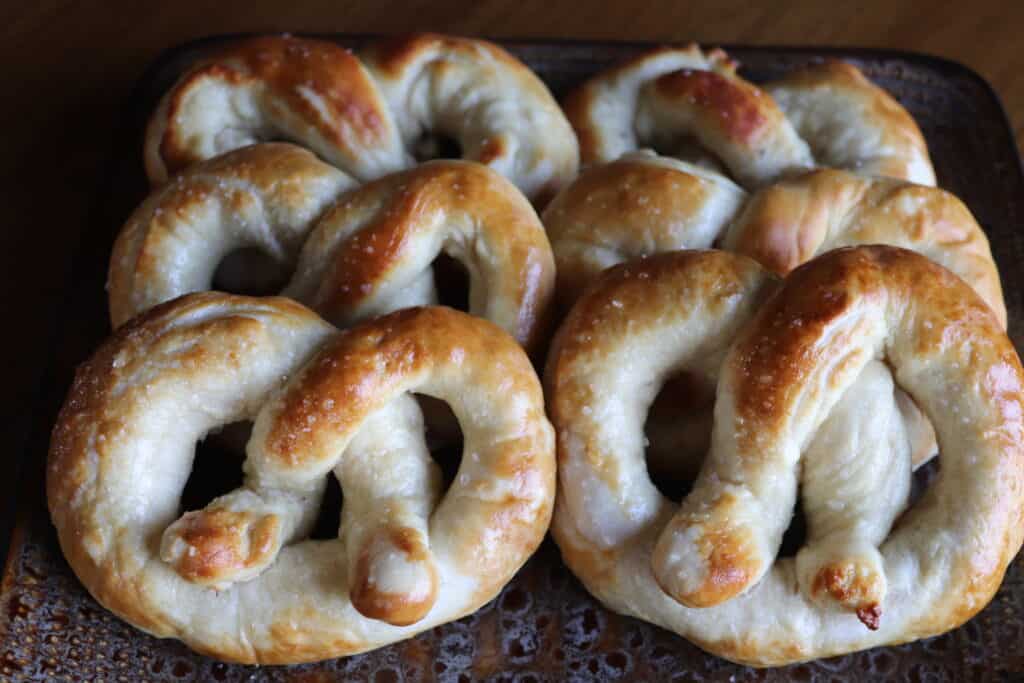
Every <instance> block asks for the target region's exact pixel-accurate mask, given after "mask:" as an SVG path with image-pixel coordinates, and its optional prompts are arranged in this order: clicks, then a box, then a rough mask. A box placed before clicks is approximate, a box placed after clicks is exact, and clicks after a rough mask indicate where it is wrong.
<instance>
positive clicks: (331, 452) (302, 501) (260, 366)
mask: <svg viewBox="0 0 1024 683" xmlns="http://www.w3.org/2000/svg"><path fill="white" fill-rule="evenodd" d="M412 392H419V393H423V394H427V395H430V396H433V397H435V398H438V399H441V400H444V401H447V402H448V403H449V404H450V406H451V407H452V409H453V411H454V413H455V415H456V417H457V418H458V420H459V422H460V423H461V425H462V429H463V433H464V437H465V442H464V444H465V445H464V454H463V458H462V462H461V464H460V466H459V470H458V473H457V475H456V477H455V480H454V482H453V483H452V485H451V487H450V488H449V490H448V491H447V493H445V494H444V495H443V496H441V482H440V476H439V472H438V468H437V466H436V465H435V464H434V462H433V461H432V459H431V457H430V453H429V451H428V450H427V447H426V445H425V443H424V437H423V433H422V431H423V430H422V427H423V424H422V423H423V419H422V416H421V414H420V410H419V407H418V404H417V403H416V401H415V400H414V398H413V397H412V396H411V395H410V394H411V393H412ZM241 419H254V420H255V425H254V428H253V435H252V437H251V439H250V441H249V444H248V446H247V459H246V462H245V467H244V472H245V481H244V484H243V485H242V486H241V488H239V489H237V490H235V491H233V492H231V493H228V494H226V495H223V496H221V497H219V498H217V499H215V500H214V501H213V502H211V503H210V504H209V505H207V506H206V507H205V508H204V509H202V510H197V511H191V512H187V513H185V514H184V515H182V516H180V517H179V500H180V496H181V492H182V489H183V487H184V486H185V482H186V480H187V478H188V476H189V472H190V469H191V465H192V459H193V452H194V445H195V443H196V441H197V440H198V439H200V438H202V437H203V436H204V435H205V434H206V433H208V432H209V431H210V430H212V429H215V428H217V427H218V426H220V425H223V424H226V423H228V422H233V421H237V420H241ZM554 468H555V462H554V443H553V435H552V430H551V426H550V424H549V423H548V422H547V419H546V418H545V416H544V406H543V399H542V393H541V388H540V384H539V381H538V380H537V378H536V375H535V374H534V372H533V369H532V366H531V365H530V362H529V360H528V359H527V357H526V355H525V354H524V353H523V352H522V350H521V349H520V347H519V346H518V345H517V344H516V343H515V341H514V340H513V339H512V338H511V337H509V336H508V335H507V334H506V333H504V332H503V331H501V330H500V329H499V328H497V327H496V326H494V325H493V324H491V323H488V322H487V321H483V320H480V319H477V318H472V317H470V316H468V315H465V314H462V313H459V312H456V311H452V310H450V309H445V308H413V309H406V310H403V311H400V312H397V313H394V314H391V315H389V316H384V317H382V318H378V319H376V320H375V321H373V322H371V323H367V324H365V325H363V326H360V327H357V328H354V329H352V330H350V331H347V332H344V333H341V334H337V333H336V331H335V330H334V329H333V328H332V327H331V326H330V325H328V324H327V323H325V322H324V321H322V320H321V319H319V318H318V317H316V316H315V315H314V314H313V313H311V312H310V311H309V310H308V309H305V308H303V307H302V306H300V305H298V304H296V303H294V302H291V301H289V300H286V299H273V298H271V299H249V298H245V297H237V296H231V295H224V294H215V293H203V294H193V295H188V296H185V297H182V298H180V299H177V300H175V301H173V302H171V303H168V304H164V305H161V306H158V307H156V308H154V309H152V310H151V311H149V312H148V313H146V314H144V315H142V316H140V317H139V318H137V319H136V320H134V321H133V322H131V323H130V324H128V325H126V326H125V327H123V328H121V329H120V330H119V331H118V332H117V333H116V334H115V335H114V336H113V337H112V338H111V340H109V341H108V342H107V343H106V344H104V345H103V346H102V347H101V348H100V350H99V351H98V352H97V353H96V354H95V356H94V357H93V358H92V359H91V360H90V361H89V362H88V363H86V364H85V365H84V366H83V367H82V368H81V370H80V371H79V373H78V375H77V377H76V380H75V383H74V386H73V388H72V390H71V393H70V395H69V398H68V400H67V402H66V403H65V405H64V408H63V410H62V411H61V415H60V418H59V420H58V423H57V426H56V428H55V430H54V435H53V441H52V446H51V452H50V459H49V467H48V476H47V489H48V490H47V493H48V500H49V505H50V512H51V516H52V518H53V520H54V523H55V525H56V527H57V530H58V534H59V537H60V542H61V546H62V548H63V550H64V552H65V555H66V556H67V558H68V559H69V562H70V563H71V565H72V567H73V568H74V570H75V572H76V573H77V574H78V576H79V577H80V578H81V580H82V581H83V583H84V584H85V585H86V587H87V588H88V589H89V590H90V592H91V593H92V594H93V595H94V596H95V597H96V598H97V599H98V600H99V601H100V602H101V603H102V604H103V605H105V606H106V607H108V608H109V609H111V610H112V611H114V612H115V613H117V614H119V615H120V616H122V617H123V618H125V619H126V620H127V621H129V622H131V623H132V624H134V625H136V626H138V627H139V628H142V629H144V630H146V631H148V632H150V633H154V634H156V635H159V636H173V637H177V638H180V639H182V640H184V641H185V642H186V643H187V644H189V645H190V646H192V647H193V648H195V649H197V650H199V651H201V652H205V653H209V654H212V655H215V656H217V657H220V658H222V659H227V660H234V661H241V662H262V663H288V662H299V661H309V660H319V659H325V658H330V657H338V656H342V655H348V654H353V653H356V652H360V651H363V650H367V649H371V648H374V647H379V646H381V645H385V644H387V643H390V642H394V641H397V640H401V639H404V638H407V637H409V636H411V635H413V634H415V633H417V632H419V631H423V630H425V629H427V628H430V627H432V626H435V625H437V624H441V623H444V622H447V621H450V620H453V619H456V618H458V617H461V616H463V615H464V614H467V613H469V612H472V611H475V610H476V609H478V608H479V607H480V606H481V605H483V604H484V603H485V602H487V601H488V600H490V599H491V598H492V597H493V596H494V595H495V594H496V593H497V592H498V591H499V590H500V589H501V588H502V586H503V585H504V584H505V583H506V582H507V581H508V580H509V579H510V578H511V577H512V575H513V573H514V572H515V571H516V570H517V569H518V568H519V567H520V566H521V565H522V563H523V562H525V560H526V559H527V558H528V557H529V555H530V554H531V553H532V552H533V551H534V550H535V549H536V547H537V546H538V545H539V543H540V541H541V540H542V538H543V536H544V533H545V530H546V529H547V525H548V522H549V520H550V515H551V508H552V502H553V499H554V486H555V475H554ZM332 472H333V474H334V476H335V477H337V479H338V481H339V483H340V484H341V487H342V489H343V492H344V505H343V508H342V513H341V523H340V530H339V534H338V539H337V540H331V541H304V540H302V539H303V538H304V537H305V536H306V535H308V533H309V531H310V529H311V527H312V525H313V522H314V521H315V519H316V516H317V510H318V507H319V503H320V500H321V496H322V495H323V492H324V489H325V485H326V477H327V475H329V474H330V473H332ZM176 518H177V520H176V521H175V519H176Z"/></svg>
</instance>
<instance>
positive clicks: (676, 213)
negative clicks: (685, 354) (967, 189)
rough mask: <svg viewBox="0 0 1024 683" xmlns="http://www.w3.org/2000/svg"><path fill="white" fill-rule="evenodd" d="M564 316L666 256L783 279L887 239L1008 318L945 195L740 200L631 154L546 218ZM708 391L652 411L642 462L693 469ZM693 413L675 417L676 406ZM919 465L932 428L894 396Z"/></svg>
mask: <svg viewBox="0 0 1024 683" xmlns="http://www.w3.org/2000/svg"><path fill="white" fill-rule="evenodd" d="M544 224H545V226H546V227H547V230H548V235H549V237H550V239H551V244H552V249H553V250H554V252H555V260H556V264H557V273H558V276H557V277H558V285H557V288H556V290H557V292H558V296H559V299H560V304H561V307H562V308H563V309H567V308H568V306H569V305H570V304H571V303H572V302H573V301H574V300H576V299H577V298H578V297H579V295H580V293H581V292H582V291H583V289H584V288H585V287H586V285H587V284H589V283H590V282H592V281H593V280H594V279H595V278H596V277H597V276H598V274H599V273H600V272H601V271H603V270H604V269H606V268H608V267H610V266H612V265H615V264H617V263H622V262H624V261H629V260H632V259H636V258H641V257H644V256H648V255H651V254H656V253H659V252H664V251H670V250H673V249H704V248H709V247H711V246H715V245H720V246H722V247H723V248H725V249H728V250H730V251H737V252H739V253H742V254H746V255H748V256H751V257H753V258H754V259H756V260H757V261H759V262H760V263H761V264H762V265H764V266H766V267H768V268H769V269H770V270H772V271H773V272H775V273H777V274H779V275H785V274H786V273H788V272H789V271H791V270H792V269H793V268H795V267H797V266H798V265H800V264H801V263H804V262H805V261H808V260H810V259H812V258H814V257H815V256H817V255H819V254H822V253H824V252H826V251H828V250H831V249H834V248H836V247H840V246H852V245H858V244H890V245H895V246H901V247H905V248H909V249H913V250H915V251H918V252H920V253H922V254H924V255H925V256H928V257H929V258H931V259H932V260H934V261H936V262H937V263H940V264H942V265H943V266H945V267H947V268H949V269H950V270H951V271H953V272H954V273H956V274H957V275H959V276H960V277H962V278H963V279H964V280H965V281H966V282H968V283H969V284H970V285H971V286H973V287H974V288H975V291H977V292H978V294H980V295H981V296H982V298H983V299H984V300H985V301H986V302H987V303H988V304H989V305H990V306H991V307H992V309H993V311H994V312H995V313H996V315H997V317H998V318H999V320H1000V322H1001V323H1003V324H1004V325H1005V323H1006V305H1005V303H1004V301H1003V294H1002V288H1001V286H1000V283H999V272H998V270H997V269H996V265H995V262H994V261H993V259H992V254H991V251H990V249H989V245H988V240H987V238H986V237H985V234H984V231H982V229H981V227H980V226H979V225H978V224H977V222H976V221H975V220H974V218H973V216H971V213H970V211H969V210H968V209H967V207H966V206H964V204H963V202H961V201H960V200H959V199H957V198H956V197H955V196H954V195H952V194H950V193H948V192H945V191H943V190H941V189H937V188H932V187H925V186H919V185H913V184H910V183H907V182H904V181H899V180H893V179H887V178H874V179H868V178H864V177H862V176H858V175H856V174H853V173H849V172H845V171H838V170H832V169H819V170H815V171H809V172H806V173H804V174H802V175H799V176H796V177H794V178H791V179H787V180H783V181H779V182H777V183H775V184H773V185H769V186H767V187H765V188H762V189H761V190H759V191H758V192H755V193H753V194H750V195H748V194H746V193H745V192H744V191H743V190H742V189H741V188H739V187H738V186H736V185H735V184H734V183H732V182H731V181H729V180H728V179H727V178H726V177H724V176H722V175H719V174H717V173H715V172H713V171H710V170H707V169H704V168H701V167H698V166H694V165H693V164H688V163H686V162H683V161H679V160H676V159H671V158H668V157H659V156H655V155H653V154H650V153H634V154H629V155H626V156H625V157H623V158H621V159H619V160H617V161H614V162H612V163H610V164H604V165H598V166H593V167H590V168H588V169H586V170H584V171H583V173H581V174H580V177H579V178H578V179H577V180H576V181H574V182H573V183H572V184H571V185H569V186H568V187H566V188H565V189H564V190H563V191H562V192H560V193H559V194H558V195H557V196H556V197H555V198H554V199H553V200H552V201H551V203H550V204H549V205H548V207H547V208H546V209H545V211H544ZM710 399H711V391H710V389H709V388H707V387H706V383H702V382H694V380H693V378H692V377H691V378H690V379H689V380H686V381H682V384H681V385H680V380H675V381H672V382H669V383H668V384H667V385H666V395H665V396H664V397H663V398H660V399H659V400H658V402H657V403H656V404H655V405H654V406H653V407H652V409H651V417H650V422H649V427H648V429H649V434H650V440H651V448H650V450H649V453H648V454H649V458H650V461H651V464H652V466H653V467H654V468H655V469H657V470H658V471H659V472H662V473H665V474H668V475H670V476H673V477H679V476H686V475H688V474H690V473H695V472H696V469H697V463H699V460H700V458H702V457H703V455H704V453H706V452H707V447H708V443H707V441H706V435H708V434H710V420H711V411H710ZM679 406H684V407H687V408H689V409H690V417H689V419H687V420H681V419H680V418H679V417H678V416H677V414H676V413H677V412H678V411H677V408H678V407H679ZM897 407H898V408H899V412H900V418H901V419H902V421H903V422H904V423H905V427H906V429H907V431H908V433H909V438H910V440H911V443H912V451H913V461H914V464H915V466H918V465H921V464H923V463H924V462H926V461H927V460H928V459H930V458H931V456H932V455H934V454H935V436H934V432H933V430H932V427H931V425H930V424H929V423H928V421H927V420H926V419H925V418H924V416H923V415H921V413H920V411H919V410H918V409H917V407H916V406H915V405H914V404H913V402H912V401H911V400H910V399H909V398H908V397H906V396H905V395H904V394H903V393H902V392H899V391H898V392H897Z"/></svg>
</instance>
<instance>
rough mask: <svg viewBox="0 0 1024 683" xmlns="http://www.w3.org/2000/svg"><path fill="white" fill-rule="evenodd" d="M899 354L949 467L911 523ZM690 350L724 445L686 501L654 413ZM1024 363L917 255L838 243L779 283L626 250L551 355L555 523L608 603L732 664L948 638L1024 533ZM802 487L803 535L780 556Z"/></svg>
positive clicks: (732, 261) (721, 259)
mask: <svg viewBox="0 0 1024 683" xmlns="http://www.w3.org/2000/svg"><path fill="white" fill-rule="evenodd" d="M883 363H886V364H888V365H889V366H891V367H892V368H893V371H892V375H891V376H894V377H895V378H896V381H897V382H898V384H899V385H900V386H901V387H902V388H904V389H905V390H906V391H907V392H909V393H910V394H911V396H913V398H914V400H915V401H916V402H917V404H918V405H920V406H921V407H922V408H923V409H924V411H925V413H926V414H927V415H928V417H929V418H930V419H931V421H932V423H933V424H934V425H935V426H936V431H937V433H938V440H939V444H940V447H941V455H940V457H941V462H942V470H941V472H940V474H939V476H938V479H937V480H936V481H935V483H934V484H933V485H932V487H931V488H930V489H928V490H927V491H926V492H925V494H924V497H923V498H922V499H921V500H920V501H919V502H918V503H917V504H916V505H915V506H914V507H913V508H911V509H910V510H909V511H908V512H907V513H906V514H905V515H904V516H902V517H901V518H900V519H899V520H898V521H897V522H896V523H895V525H893V520H894V519H896V516H897V515H898V514H899V512H900V511H901V509H902V508H903V506H904V505H905V504H906V500H907V491H908V489H909V477H910V462H909V452H908V451H907V450H906V449H903V448H901V444H903V443H905V441H906V439H905V437H904V436H902V435H901V434H900V425H899V423H898V422H891V421H887V420H885V419H884V418H885V416H886V414H892V413H893V411H892V410H886V409H885V406H884V404H885V402H886V401H889V402H891V401H892V400H893V396H894V393H893V389H892V380H891V379H890V377H891V376H890V375H889V373H888V372H887V371H885V370H884V367H883V365H882V364H883ZM680 367H685V368H693V369H695V370H699V371H701V372H705V373H708V374H711V375H713V376H715V377H717V398H716V405H715V424H714V434H713V437H712V447H711V452H710V454H709V455H708V459H707V462H706V463H705V464H704V467H703V469H702V470H701V474H700V477H699V478H698V480H697V482H696V483H695V486H694V489H693V491H692V492H691V493H690V494H689V495H688V496H687V497H686V498H685V499H684V500H683V502H682V505H681V506H676V505H675V504H673V503H672V502H670V501H668V500H667V499H665V498H664V497H663V496H662V495H661V494H660V493H658V491H657V489H655V488H654V486H653V485H652V484H651V482H650V480H649V479H648V477H647V474H646V471H645V469H644V460H643V433H642V428H641V422H642V418H643V413H644V411H645V409H646V407H647V405H648V404H649V403H650V401H651V400H652V399H653V396H654V393H655V392H656V391H657V384H658V382H659V380H660V379H663V378H664V377H665V376H666V374H668V373H669V372H671V371H673V370H676V369H679V368H680ZM1022 381H1024V370H1022V368H1021V365H1020V360H1019V359H1018V357H1017V354H1016V352H1015V351H1014V349H1013V346H1012V344H1011V343H1010V341H1009V339H1008V338H1007V337H1006V334H1005V333H1004V332H1003V328H1002V325H1001V324H1000V321H999V320H998V319H997V318H996V317H995V316H994V315H993V313H992V310H991V309H990V308H989V307H988V306H987V305H985V304H984V302H982V301H981V300H980V299H979V298H978V296H977V295H976V294H975V293H974V292H973V291H972V290H971V289H970V288H969V287H967V286H966V285H965V284H964V283H963V281H962V280H960V279H959V278H957V277H956V276H954V275H952V274H951V273H949V272H948V271H946V270H945V269H943V268H941V267H940V266H938V265H936V264H934V263H933V262H931V261H929V260H928V259H926V258H924V257H922V256H920V255H917V254H915V253H913V252H910V251H905V250H902V249H898V248H893V247H881V246H878V247H858V248H850V249H840V250H837V251H833V252H830V253H829V254H826V255H824V256H821V257H818V258H817V259H815V260H813V261H811V262H809V263H807V264H805V265H803V266H801V267H800V268H798V269H797V270H796V271H794V272H793V273H791V274H790V275H789V276H788V277H787V278H786V279H785V280H784V281H783V282H782V283H781V285H778V284H775V280H774V276H771V275H770V274H768V273H767V272H766V271H764V270H763V269H762V268H760V267H759V266H758V265H757V264H756V263H755V262H754V261H751V260H749V259H747V258H745V257H742V256H738V255H731V254H728V253H726V252H677V253H672V254H663V255H660V256H654V257H651V258H648V259H646V260H643V261H639V262H634V263H631V264H624V265H621V266H618V267H616V268H613V269H612V270H610V271H608V272H607V273H606V274H605V275H603V276H602V277H601V278H600V279H599V280H598V282H597V283H595V285H594V286H593V287H592V288H591V289H590V290H588V293H587V294H586V295H585V296H584V297H583V298H582V299H581V300H580V301H578V302H577V304H576V306H574V308H573V310H572V311H571V313H570V315H569V317H568V318H567V319H566V321H565V323H564V324H563V326H562V328H561V329H560V330H559V332H558V335H557V336H556V339H555V343H554V346H553V348H552V354H551V356H550V359H549V364H548V368H547V376H546V382H547V390H548V398H549V407H550V413H551V416H552V420H553V422H554V424H555V429H556V435H557V442H558V451H559V478H560V496H559V499H558V502H557V505H556V511H555V519H554V524H553V527H552V530H553V533H554V535H555V539H556V541H557V542H558V544H559V547H560V548H561V550H562V553H563V557H564V558H565V560H566V562H567V563H568V565H569V566H570V568H571V569H572V570H573V571H574V572H575V573H576V574H577V575H578V576H579V577H580V578H581V579H582V580H583V582H584V584H585V585H586V586H587V588H588V589H589V590H590V591H591V592H592V593H593V594H595V595H596V596H597V597H598V598H599V599H601V600H602V602H604V603H605V604H607V605H608V606H609V607H611V608H612V609H614V610H616V611H619V612H624V613H626V614H631V615H635V616H638V617H640V618H643V619H645V620H647V621H651V622H654V623H656V624H659V625H661V626H663V627H665V628H669V629H671V630H673V631H675V632H677V633H679V634H681V635H683V636H685V637H686V638H688V639H690V640H692V641H694V642H695V643H697V644H698V645H700V646H701V647H702V648H704V649H706V650H708V651H709V652H712V653H714V654H717V655H720V656H722V657H726V658H728V659H731V660H733V661H737V662H742V663H747V664H752V665H757V666H767V665H781V664H786V663H790V662H796V661H802V660H809V659H815V658H820V657H827V656H830V655H836V654H841V653H846V652H851V651H855V650H860V649H865V648H869V647H873V646H877V645H882V644H894V643H901V642H907V641H910V640H915V639H918V638H924V637H928V636H931V635H935V634H939V633H942V632H944V631H947V630H949V629H952V628H955V627H956V626H958V625H960V624H962V623H963V622H965V621H966V620H967V619H969V618H970V617H972V616H973V615H974V614H975V613H977V612H978V611H979V610H980V609H981V608H982V607H984V606H985V605H986V604H987V603H988V601H989V600H990V599H991V597H992V596H993V594H994V593H995V591H996V589H997V588H998V586H999V583H1000V581H1001V579H1002V577H1003V574H1004V572H1005V569H1006V567H1007V565H1008V563H1009V562H1010V560H1011V559H1012V558H1013V556H1014V555H1015V554H1016V552H1017V551H1018V549H1019V548H1020V545H1021V533H1022V529H1024V526H1022V522H1024V519H1022V516H1024V496H1022V490H1024V489H1022V485H1024V465H1022V462H1024V461H1022V459H1021V458H1022V457H1024V424H1022V420H1024V395H1022V389H1024V387H1022ZM858 387H859V388H860V390H859V391H858V390H857V388H858ZM851 391H856V393H855V394H854V395H853V396H851V395H850V392H851ZM851 399H852V400H851ZM875 406H879V407H881V408H882V409H881V410H874V409H873V408H874V407H875ZM798 484H802V492H801V495H802V497H803V500H804V502H805V506H806V509H805V512H806V514H807V518H808V528H809V533H808V540H807V543H806V544H805V546H804V548H803V549H801V551H800V552H799V553H798V555H797V557H796V558H793V559H788V558H787V559H778V558H776V554H777V552H778V549H779V544H780V542H781V538H782V533H783V531H784V530H785V528H786V526H787V525H788V523H789V520H790V518H791V515H792V510H793V505H794V503H795V500H796V496H797V489H798ZM890 527H892V528H891V529H890ZM858 617H859V619H858Z"/></svg>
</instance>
